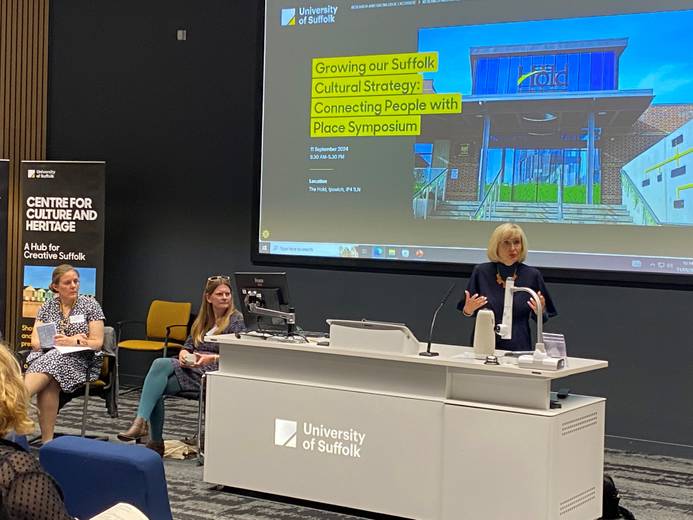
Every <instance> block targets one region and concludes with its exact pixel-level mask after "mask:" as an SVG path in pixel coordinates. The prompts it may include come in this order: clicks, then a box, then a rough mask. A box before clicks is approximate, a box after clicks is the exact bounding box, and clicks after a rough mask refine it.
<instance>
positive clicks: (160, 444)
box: [147, 440, 166, 459]
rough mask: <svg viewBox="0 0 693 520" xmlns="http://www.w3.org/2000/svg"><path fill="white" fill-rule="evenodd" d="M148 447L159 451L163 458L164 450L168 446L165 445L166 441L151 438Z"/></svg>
mask: <svg viewBox="0 0 693 520" xmlns="http://www.w3.org/2000/svg"><path fill="white" fill-rule="evenodd" d="M147 448H149V449H150V450H154V451H155V452H157V453H158V454H159V455H160V456H161V458H162V459H163V458H164V451H165V449H166V447H165V445H164V441H153V440H150V441H149V442H148V443H147Z"/></svg>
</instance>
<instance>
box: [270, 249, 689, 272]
mask: <svg viewBox="0 0 693 520" xmlns="http://www.w3.org/2000/svg"><path fill="white" fill-rule="evenodd" d="M258 252H259V253H260V254H262V255H287V256H307V257H316V258H363V259H367V260H382V261H388V260H390V261H392V260H404V261H413V262H441V263H452V264H477V263H481V262H486V261H488V259H487V257H486V248H461V247H430V246H428V247H427V246H411V245H402V244H350V243H332V242H279V241H274V242H271V241H260V242H259V248H258ZM526 262H527V263H528V264H530V265H533V266H536V267H546V268H556V269H590V270H597V271H626V272H634V273H638V272H641V273H658V274H683V275H693V258H673V257H653V256H641V255H607V254H598V253H580V252H556V251H531V252H530V253H529V254H528V257H527V261H526Z"/></svg>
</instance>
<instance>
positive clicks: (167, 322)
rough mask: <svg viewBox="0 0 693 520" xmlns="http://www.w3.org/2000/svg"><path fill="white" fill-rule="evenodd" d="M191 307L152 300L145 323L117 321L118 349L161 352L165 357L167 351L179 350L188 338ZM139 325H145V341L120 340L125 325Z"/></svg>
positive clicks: (180, 303)
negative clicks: (171, 349) (170, 349)
mask: <svg viewBox="0 0 693 520" xmlns="http://www.w3.org/2000/svg"><path fill="white" fill-rule="evenodd" d="M191 310H192V305H191V304H190V303H189V302H167V301H163V300H154V301H152V303H151V305H150V306H149V313H148V314H147V321H146V322H142V321H133V320H126V321H119V322H118V324H117V325H118V348H119V349H125V350H137V351H147V352H154V351H159V350H161V351H162V356H163V357H166V355H167V353H168V349H169V348H171V347H173V348H177V349H180V348H181V347H182V346H183V343H185V339H186V338H187V337H188V322H189V321H190V311H191ZM133 323H139V324H144V325H145V328H146V330H145V334H146V338H145V339H128V340H125V341H122V340H121V337H122V331H123V329H124V327H125V325H129V324H133Z"/></svg>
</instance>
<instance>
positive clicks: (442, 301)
mask: <svg viewBox="0 0 693 520" xmlns="http://www.w3.org/2000/svg"><path fill="white" fill-rule="evenodd" d="M456 286H457V282H454V283H453V284H452V285H451V286H450V288H449V289H448V292H446V293H445V296H443V299H442V300H441V302H440V305H438V308H437V309H436V311H435V312H434V313H433V319H432V320H431V329H430V330H429V331H428V346H427V347H426V351H425V352H419V356H426V357H434V356H437V355H438V352H431V339H432V338H433V327H435V325H436V318H437V317H438V312H439V311H440V309H442V308H443V305H445V302H446V301H448V298H449V297H450V295H451V294H452V291H453V290H454V289H455V287H456Z"/></svg>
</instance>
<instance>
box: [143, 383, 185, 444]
mask: <svg viewBox="0 0 693 520" xmlns="http://www.w3.org/2000/svg"><path fill="white" fill-rule="evenodd" d="M180 390H181V388H180V383H179V382H178V378H177V377H176V374H175V373H174V374H171V375H170V376H169V378H168V381H167V383H166V388H165V390H164V394H165V395H175V394H177V393H178V392H180ZM149 424H150V425H151V430H150V431H149V437H150V438H151V440H152V441H154V442H162V441H163V440H164V398H163V396H162V397H160V398H159V400H158V401H157V402H156V405H155V406H154V408H153V409H152V412H151V415H150V416H149Z"/></svg>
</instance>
